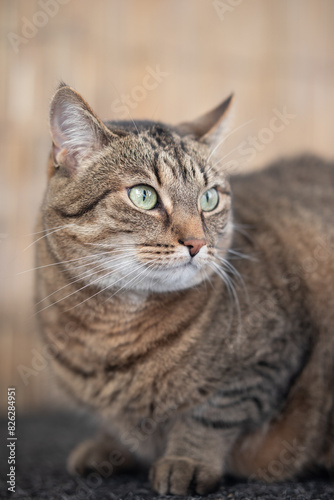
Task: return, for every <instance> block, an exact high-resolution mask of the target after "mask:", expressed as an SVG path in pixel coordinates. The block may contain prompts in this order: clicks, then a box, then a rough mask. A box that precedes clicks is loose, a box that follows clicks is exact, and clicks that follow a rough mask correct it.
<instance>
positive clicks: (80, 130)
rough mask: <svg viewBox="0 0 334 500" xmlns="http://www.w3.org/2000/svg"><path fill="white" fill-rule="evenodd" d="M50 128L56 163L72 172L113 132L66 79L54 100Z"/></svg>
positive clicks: (99, 147)
mask: <svg viewBox="0 0 334 500" xmlns="http://www.w3.org/2000/svg"><path fill="white" fill-rule="evenodd" d="M50 129H51V136H52V159H53V163H54V167H55V168H57V167H59V166H62V167H65V168H66V170H67V171H68V172H69V173H70V174H73V173H75V172H76V171H77V170H78V169H79V168H80V167H82V166H84V165H85V164H86V160H87V159H89V158H90V157H91V156H92V155H93V154H94V153H96V152H97V151H99V150H100V149H101V148H102V147H103V146H104V145H105V144H108V142H110V139H111V138H112V136H113V134H112V133H111V132H110V131H109V130H108V129H107V127H106V126H105V125H104V123H103V122H102V121H101V120H100V119H99V118H98V117H97V116H96V115H95V113H94V112H93V111H92V110H91V108H90V107H89V106H88V104H87V103H86V102H85V101H84V100H83V98H82V97H81V96H80V94H78V93H77V92H76V91H75V90H74V89H72V88H71V87H68V86H67V85H65V84H64V83H62V84H60V86H59V87H58V89H57V91H56V93H55V95H54V96H53V99H52V102H51V108H50Z"/></svg>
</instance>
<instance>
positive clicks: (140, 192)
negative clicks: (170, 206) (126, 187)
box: [129, 184, 158, 210]
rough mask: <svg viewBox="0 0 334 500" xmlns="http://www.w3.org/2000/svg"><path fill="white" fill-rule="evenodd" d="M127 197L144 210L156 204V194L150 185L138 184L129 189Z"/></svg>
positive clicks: (150, 208)
mask: <svg viewBox="0 0 334 500" xmlns="http://www.w3.org/2000/svg"><path fill="white" fill-rule="evenodd" d="M129 198H130V200H131V201H132V203H133V204H134V205H136V207H138V208H143V209H144V210H152V208H154V207H155V206H156V204H157V201H158V195H157V193H156V191H155V189H153V188H152V187H151V186H145V185H144V184H140V185H139V186H134V187H133V188H131V189H130V191H129Z"/></svg>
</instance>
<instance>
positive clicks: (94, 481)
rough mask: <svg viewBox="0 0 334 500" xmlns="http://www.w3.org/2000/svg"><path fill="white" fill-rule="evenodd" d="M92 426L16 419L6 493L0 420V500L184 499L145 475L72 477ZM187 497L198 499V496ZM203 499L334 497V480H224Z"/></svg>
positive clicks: (76, 420) (48, 418)
mask: <svg viewBox="0 0 334 500" xmlns="http://www.w3.org/2000/svg"><path fill="white" fill-rule="evenodd" d="M93 433H94V427H93V425H92V424H91V423H89V422H88V421H87V419H86V418H85V417H83V416H78V415H71V414H53V415H44V416H42V415H41V416H30V417H24V418H18V421H17V438H18V439H17V448H16V453H17V477H16V493H15V494H12V493H8V492H7V486H6V484H5V481H6V474H7V472H8V465H7V463H6V462H7V458H6V457H7V447H6V444H7V435H6V421H5V420H2V421H1V450H0V453H1V456H0V459H1V463H0V464H1V465H0V466H1V469H0V470H1V484H0V492H1V493H0V498H1V499H5V498H13V499H16V498H20V499H21V498H22V499H23V498H24V499H26V500H28V499H30V498H36V499H41V500H42V499H43V500H44V499H46V500H70V499H71V500H73V499H87V500H95V499H96V500H97V499H99V500H103V499H110V500H116V499H124V500H141V499H143V500H146V499H157V498H160V499H164V498H170V499H171V498H174V499H180V498H184V497H171V496H168V497H167V496H160V497H159V496H158V495H155V494H154V493H153V492H152V491H151V489H150V485H149V483H148V480H147V476H146V474H139V475H132V476H130V475H122V476H119V477H115V478H114V479H107V480H106V479H102V478H101V477H99V476H97V475H92V476H91V477H90V478H88V479H81V478H72V477H71V476H70V475H69V474H67V472H66V469H65V460H66V456H67V454H68V452H69V450H70V449H71V448H72V447H73V446H74V445H75V444H76V443H78V442H79V441H81V440H82V439H83V438H84V437H85V436H89V435H91V434H93ZM188 498H201V497H199V496H194V497H188ZM206 498H209V499H215V500H218V499H219V500H225V499H226V500H248V499H265V500H274V499H287V500H317V499H328V500H333V499H334V482H333V481H329V480H326V479H319V480H316V481H304V482H291V483H283V484H272V485H264V484H260V483H247V482H244V483H236V482H231V481H229V482H226V481H225V482H222V483H221V486H220V488H219V490H218V491H217V492H216V493H214V494H211V495H208V496H207V497H206Z"/></svg>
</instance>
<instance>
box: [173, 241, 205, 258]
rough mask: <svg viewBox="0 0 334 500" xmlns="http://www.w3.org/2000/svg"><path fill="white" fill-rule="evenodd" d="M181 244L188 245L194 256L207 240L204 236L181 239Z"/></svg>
mask: <svg viewBox="0 0 334 500" xmlns="http://www.w3.org/2000/svg"><path fill="white" fill-rule="evenodd" d="M179 243H181V245H184V246H186V247H188V250H189V253H190V255H191V256H192V257H194V256H195V255H196V254H198V252H199V251H200V249H201V248H202V247H204V245H206V240H205V239H204V238H190V239H189V240H185V241H182V240H179Z"/></svg>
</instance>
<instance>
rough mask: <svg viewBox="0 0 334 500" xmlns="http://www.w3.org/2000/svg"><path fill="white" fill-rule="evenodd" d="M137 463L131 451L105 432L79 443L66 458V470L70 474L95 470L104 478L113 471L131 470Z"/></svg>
mask: <svg viewBox="0 0 334 500" xmlns="http://www.w3.org/2000/svg"><path fill="white" fill-rule="evenodd" d="M137 465H138V464H137V462H136V460H135V459H134V457H133V456H132V455H131V453H130V452H129V451H128V450H127V449H126V448H125V447H124V446H123V445H122V444H121V443H119V442H118V441H117V440H116V439H115V438H113V437H111V436H110V435H109V434H106V433H101V434H99V435H98V436H96V437H95V438H92V439H87V440H86V441H83V442H82V443H80V444H79V445H78V446H77V447H76V448H74V450H72V452H71V453H70V455H69V457H68V460H67V470H68V471H69V472H70V473H71V474H74V475H77V474H79V475H87V474H88V473H89V472H91V471H95V472H98V473H99V474H101V475H102V476H103V477H105V478H106V477H109V476H111V475H112V474H114V473H118V472H122V471H128V470H132V469H134V468H135V467H136V466H137Z"/></svg>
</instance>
